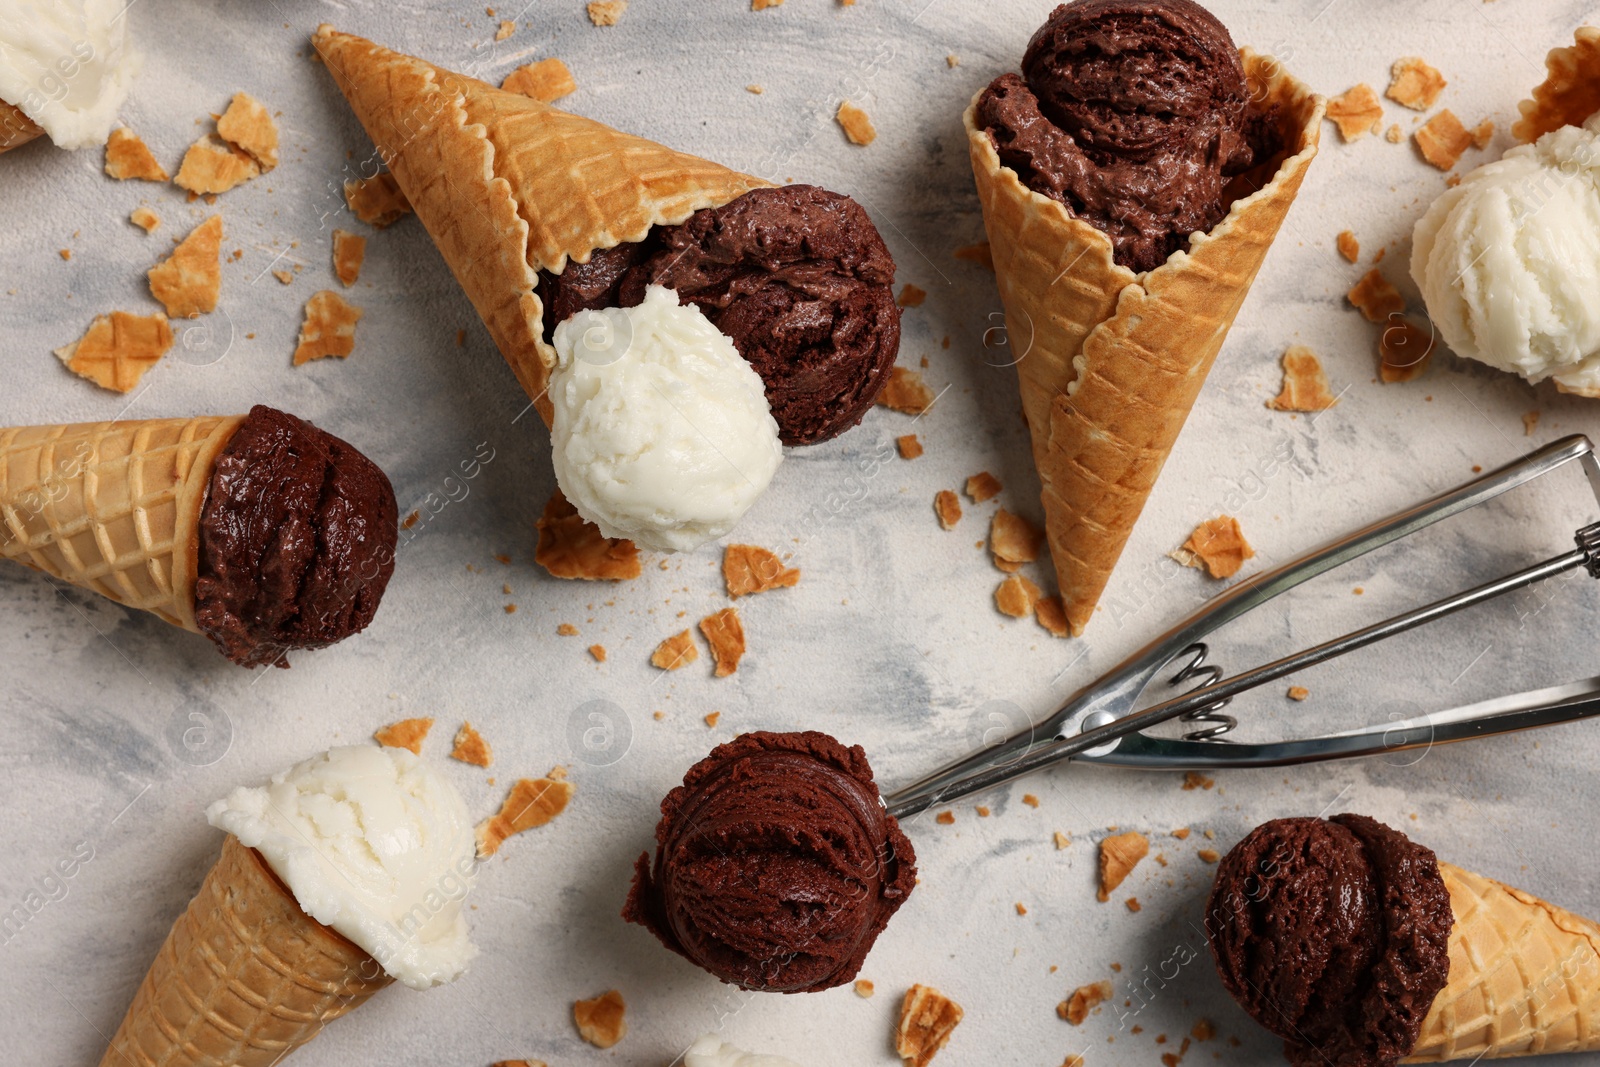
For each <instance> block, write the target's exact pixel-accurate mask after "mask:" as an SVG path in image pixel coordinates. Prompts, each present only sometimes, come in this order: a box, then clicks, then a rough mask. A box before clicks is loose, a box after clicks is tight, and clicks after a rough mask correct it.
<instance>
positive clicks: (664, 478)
mask: <svg viewBox="0 0 1600 1067" xmlns="http://www.w3.org/2000/svg"><path fill="white" fill-rule="evenodd" d="M553 343H554V348H555V350H556V366H555V369H554V370H553V371H552V372H551V375H550V402H551V405H552V407H553V408H554V409H555V418H554V420H553V422H552V425H551V431H550V439H551V448H552V459H553V461H554V464H555V469H556V480H557V481H558V482H559V483H560V485H561V491H562V492H563V493H565V494H566V497H567V499H568V500H569V501H570V502H571V503H572V505H573V507H575V508H577V509H578V512H579V513H580V514H581V515H583V517H584V518H586V519H588V520H589V521H591V522H593V523H594V524H595V525H596V526H598V527H599V528H600V530H601V532H602V533H604V534H605V535H606V536H607V537H625V538H628V539H630V540H632V541H634V542H636V543H638V544H639V545H640V546H641V547H644V548H651V549H656V550H659V551H663V552H686V551H689V550H691V549H695V548H698V547H699V546H701V545H703V544H705V543H706V542H707V541H711V540H714V539H716V538H718V537H721V536H722V535H723V534H725V533H727V532H728V531H729V530H731V529H733V527H734V525H735V524H736V523H737V522H738V521H739V519H740V518H741V517H742V516H743V515H744V513H745V512H746V511H748V510H749V509H750V506H751V505H752V504H754V503H755V502H756V499H757V498H758V497H759V496H760V495H761V494H762V492H763V491H765V490H766V488H767V485H768V484H769V483H770V482H771V481H772V476H773V474H774V473H775V472H776V471H777V469H778V464H779V463H780V462H782V460H783V446H782V445H781V444H779V441H778V424H777V421H776V420H774V419H773V417H772V412H771V410H770V409H769V408H768V406H767V397H766V389H765V387H764V386H763V384H762V382H761V376H760V375H758V374H757V373H756V372H755V370H754V368H752V367H751V366H750V364H749V363H747V362H745V360H744V359H743V358H742V357H741V356H740V355H739V352H738V349H736V348H735V347H734V344H733V341H732V340H730V339H729V338H728V337H727V336H726V335H724V334H722V333H721V332H719V331H718V330H717V328H716V327H715V326H713V325H712V324H711V322H710V320H709V319H707V318H706V317H705V315H704V313H702V312H701V311H700V309H699V308H698V307H696V306H694V305H693V304H689V305H680V304H679V303H678V298H677V295H676V294H675V293H674V292H673V291H672V290H670V289H667V288H664V287H662V286H658V285H652V286H650V287H649V288H648V289H647V290H646V292H645V298H644V302H643V303H641V304H639V305H638V306H637V307H631V308H606V309H603V310H599V311H580V312H578V313H577V314H575V315H573V316H572V317H571V318H569V319H567V320H566V321H565V322H563V323H561V324H560V325H559V326H557V327H556V329H555V335H554V338H553Z"/></svg>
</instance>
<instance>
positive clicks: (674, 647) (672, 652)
mask: <svg viewBox="0 0 1600 1067" xmlns="http://www.w3.org/2000/svg"><path fill="white" fill-rule="evenodd" d="M699 658H700V650H699V649H698V648H696V647H695V643H694V635H693V634H691V633H690V632H689V631H688V630H683V631H681V632H679V633H675V634H673V635H672V636H671V637H669V638H667V639H666V640H665V641H663V642H661V643H660V644H659V645H657V646H656V650H655V651H654V652H652V653H651V654H650V663H651V664H652V665H653V666H656V667H660V668H661V669H662V670H664V671H675V670H677V669H678V668H679V667H682V666H684V665H686V664H689V663H693V662H694V661H695V660H697V659H699Z"/></svg>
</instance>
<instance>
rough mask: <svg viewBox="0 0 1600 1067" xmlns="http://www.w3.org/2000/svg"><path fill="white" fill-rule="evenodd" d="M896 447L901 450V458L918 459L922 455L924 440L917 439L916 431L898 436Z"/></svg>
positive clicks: (895, 442) (895, 441) (895, 440)
mask: <svg viewBox="0 0 1600 1067" xmlns="http://www.w3.org/2000/svg"><path fill="white" fill-rule="evenodd" d="M894 447H895V448H896V449H898V450H899V452H900V458H901V459H918V458H920V457H921V455H922V442H921V441H919V440H917V435H916V434H914V433H908V434H902V435H900V436H899V437H896V438H895V439H894Z"/></svg>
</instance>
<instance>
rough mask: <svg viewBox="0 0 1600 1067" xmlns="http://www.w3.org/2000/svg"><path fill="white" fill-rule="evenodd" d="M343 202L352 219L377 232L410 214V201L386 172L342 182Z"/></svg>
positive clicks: (392, 177)
mask: <svg viewBox="0 0 1600 1067" xmlns="http://www.w3.org/2000/svg"><path fill="white" fill-rule="evenodd" d="M344 200H345V203H346V204H348V205H350V210H351V211H353V212H355V216H356V218H358V219H360V220H361V221H362V222H365V223H366V224H367V225H369V226H376V227H377V228H378V229H380V230H381V229H383V228H384V227H386V226H392V225H394V224H395V223H396V222H399V221H400V220H401V219H402V218H404V217H405V216H407V215H409V214H411V201H409V200H407V199H406V194H405V193H403V192H401V191H400V186H399V184H398V183H397V182H396V181H395V180H394V175H392V174H390V173H389V172H388V171H384V172H383V173H382V174H376V175H373V176H372V177H371V178H353V179H351V180H350V181H347V182H345V183H344Z"/></svg>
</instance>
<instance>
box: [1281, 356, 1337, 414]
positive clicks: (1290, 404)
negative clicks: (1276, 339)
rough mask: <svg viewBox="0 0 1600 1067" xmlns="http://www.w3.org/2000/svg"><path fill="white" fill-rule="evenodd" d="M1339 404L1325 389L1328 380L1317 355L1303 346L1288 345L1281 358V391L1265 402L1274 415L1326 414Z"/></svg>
mask: <svg viewBox="0 0 1600 1067" xmlns="http://www.w3.org/2000/svg"><path fill="white" fill-rule="evenodd" d="M1338 402H1339V398H1338V397H1336V396H1334V395H1333V392H1332V391H1331V390H1330V389H1329V388H1328V376H1327V374H1325V373H1324V372H1323V370H1322V361H1321V360H1320V359H1318V358H1317V354H1316V353H1315V352H1313V351H1311V349H1309V348H1307V347H1305V346H1304V345H1290V346H1289V349H1288V350H1287V351H1286V352H1284V354H1283V388H1282V389H1280V390H1279V391H1278V395H1277V396H1275V397H1273V398H1272V399H1271V400H1269V401H1267V407H1269V408H1271V409H1273V410H1274V411H1326V410H1328V409H1329V408H1331V407H1333V406H1334V405H1335V404H1337V403H1338Z"/></svg>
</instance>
